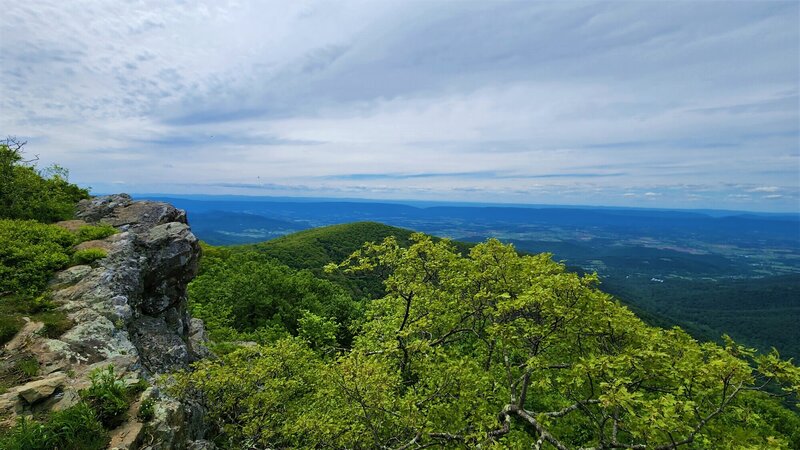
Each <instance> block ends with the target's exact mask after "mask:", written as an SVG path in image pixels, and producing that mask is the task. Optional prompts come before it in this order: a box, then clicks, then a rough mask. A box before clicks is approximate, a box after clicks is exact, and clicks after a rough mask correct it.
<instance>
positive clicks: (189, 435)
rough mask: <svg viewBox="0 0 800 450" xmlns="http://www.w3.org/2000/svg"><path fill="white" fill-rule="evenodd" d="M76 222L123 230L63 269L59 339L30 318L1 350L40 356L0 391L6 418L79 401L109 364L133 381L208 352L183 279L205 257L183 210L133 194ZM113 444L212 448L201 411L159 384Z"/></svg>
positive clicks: (82, 208)
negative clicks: (99, 254) (148, 408)
mask: <svg viewBox="0 0 800 450" xmlns="http://www.w3.org/2000/svg"><path fill="white" fill-rule="evenodd" d="M76 217H77V218H78V220H73V221H68V222H62V223H60V225H61V226H63V227H66V228H76V227H79V226H81V225H85V224H87V223H88V224H96V223H107V224H111V225H113V226H114V227H116V228H117V229H118V230H119V231H120V232H119V233H117V234H114V235H112V236H110V237H108V238H106V239H103V240H98V241H89V242H84V243H82V244H81V245H80V248H101V249H103V250H105V251H106V252H107V257H105V258H103V259H100V260H98V261H95V262H94V263H92V265H78V266H73V267H70V268H68V269H66V270H63V271H61V272H59V273H57V274H56V275H55V276H54V278H53V280H52V281H51V283H50V295H51V298H52V302H54V303H55V304H56V305H57V309H59V310H61V311H63V312H64V313H66V314H67V316H68V317H69V319H70V320H71V321H72V323H73V324H74V325H73V326H72V327H71V328H70V329H69V330H68V331H66V332H65V333H64V334H62V335H61V336H59V337H57V338H47V337H46V336H44V335H43V333H41V332H40V331H41V329H42V326H43V324H41V323H37V322H35V321H30V320H29V321H28V323H27V324H26V325H25V326H24V327H23V329H22V330H21V331H20V332H19V333H18V334H17V335H16V336H15V337H14V338H13V339H12V340H11V341H10V342H8V343H7V344H6V345H5V346H4V348H3V349H2V351H0V371H1V370H2V368H3V366H4V365H5V366H9V365H11V364H14V363H15V362H16V363H18V362H19V361H21V360H23V359H27V360H31V359H35V360H36V362H37V363H38V367H39V368H38V370H37V374H36V376H34V377H32V378H30V379H26V380H24V383H22V384H20V385H17V386H13V387H11V388H9V389H8V390H7V391H6V392H5V393H3V394H2V395H0V420H4V421H13V420H15V418H16V417H17V416H19V415H29V414H37V413H41V412H46V411H51V410H59V409H63V408H67V407H69V406H71V405H73V404H75V403H76V402H77V401H78V400H79V396H78V392H79V391H80V390H81V389H84V388H86V387H87V386H89V384H90V381H89V374H90V373H91V372H92V371H93V370H95V369H97V368H102V367H106V366H109V365H113V366H114V370H115V372H116V373H117V374H119V376H120V377H121V378H122V379H123V380H124V381H125V382H126V383H129V384H135V383H137V382H139V380H142V379H143V380H146V381H148V383H149V384H150V385H151V386H152V385H153V383H154V381H155V379H156V377H157V376H158V375H160V374H165V373H168V372H172V371H175V370H179V369H185V368H187V367H188V365H189V364H190V363H191V362H193V361H195V360H197V359H199V358H202V357H206V356H208V355H209V353H208V350H207V349H206V348H205V346H204V342H205V334H204V331H203V324H202V322H200V321H199V320H196V319H195V320H193V319H191V318H190V317H189V314H188V312H187V309H186V284H187V283H188V282H189V281H190V280H191V279H192V278H193V277H194V276H195V274H196V273H197V268H198V259H199V256H200V246H199V243H198V240H197V239H196V238H195V236H194V235H193V234H192V232H191V230H190V228H189V226H188V224H187V221H186V214H185V213H184V212H183V211H182V210H178V209H176V208H174V207H173V206H171V205H169V204H166V203H160V202H149V201H133V200H131V198H130V197H129V196H127V195H124V194H121V195H112V196H106V197H97V198H93V199H90V200H84V201H82V202H81V203H80V204H79V205H78V212H77V214H76ZM147 398H151V399H153V401H155V417H154V418H153V419H152V420H150V421H149V422H147V423H142V422H140V421H139V420H138V419H137V418H136V417H137V414H136V412H137V410H138V407H139V405H140V403H141V402H142V401H143V400H145V399H147ZM111 435H112V441H111V446H110V448H116V449H153V450H155V449H173V448H194V449H199V448H211V446H210V444H208V443H207V442H205V441H203V440H202V437H203V422H202V411H201V410H200V409H199V408H198V407H196V406H193V405H187V404H181V403H180V402H178V401H177V400H175V399H173V398H170V397H169V396H168V395H167V394H165V393H164V392H162V391H161V390H160V389H159V388H158V387H150V388H148V389H146V390H145V391H144V392H143V393H142V394H141V397H140V398H139V399H138V401H136V402H135V403H134V404H133V406H132V407H131V411H130V412H129V414H128V420H127V422H125V423H123V424H122V425H121V426H120V427H119V428H117V429H115V430H113V431H112V432H111Z"/></svg>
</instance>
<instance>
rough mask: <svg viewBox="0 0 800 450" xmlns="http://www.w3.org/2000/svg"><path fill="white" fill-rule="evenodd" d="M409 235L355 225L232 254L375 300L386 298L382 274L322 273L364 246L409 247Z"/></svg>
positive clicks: (302, 234) (302, 233) (316, 230)
mask: <svg viewBox="0 0 800 450" xmlns="http://www.w3.org/2000/svg"><path fill="white" fill-rule="evenodd" d="M412 234H414V232H413V231H411V230H406V229H404V228H397V227H392V226H389V225H384V224H382V223H377V222H355V223H346V224H340V225H331V226H327V227H320V228H313V229H311V230H305V231H300V232H298V233H293V234H290V235H288V236H283V237H280V238H277V239H272V240H269V241H266V242H262V243H259V244H254V245H243V246H241V247H234V248H233V251H249V250H251V249H255V250H257V251H258V252H260V253H263V254H264V255H266V256H269V257H271V258H274V259H276V260H278V261H280V262H281V263H283V264H285V265H287V266H289V267H291V268H293V269H308V270H310V271H311V272H312V273H313V274H314V275H316V276H318V277H322V278H326V279H329V280H331V281H334V282H336V283H338V284H340V285H342V286H344V287H346V288H347V289H348V290H350V292H351V293H352V295H353V297H355V298H360V297H368V298H378V297H382V296H383V295H384V294H385V292H384V289H383V279H384V277H385V274H384V273H383V272H380V271H378V272H363V273H360V274H358V275H357V276H350V277H344V276H342V275H341V274H339V273H325V272H324V267H325V265H326V264H328V263H330V262H339V261H342V260H344V259H345V258H347V257H348V256H350V254H351V253H353V252H354V251H356V250H358V249H359V248H361V246H362V245H364V243H365V242H381V241H383V240H384V239H386V238H387V237H390V236H393V237H394V238H395V239H396V240H397V242H398V243H400V245H401V246H408V245H409V244H410V243H411V235H412ZM455 245H456V246H457V247H458V249H459V251H461V252H462V253H466V252H468V251H469V245H468V244H463V243H457V244H455ZM240 249H241V250H240Z"/></svg>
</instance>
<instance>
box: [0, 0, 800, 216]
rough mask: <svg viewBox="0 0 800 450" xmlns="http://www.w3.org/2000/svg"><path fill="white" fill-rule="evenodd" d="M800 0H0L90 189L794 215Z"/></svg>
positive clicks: (3, 31) (26, 126)
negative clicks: (620, 0)
mask: <svg viewBox="0 0 800 450" xmlns="http://www.w3.org/2000/svg"><path fill="white" fill-rule="evenodd" d="M799 5H800V3H799V2H797V1H790V2H771V1H758V2H741V1H738V2H734V3H723V2H677V1H671V2H628V3H609V2H602V3H600V2H597V3H581V2H573V1H569V2H557V3H556V2H552V3H549V2H531V1H525V2H488V1H486V2H466V1H464V2H460V1H446V2H445V1H427V2H416V1H393V2H380V1H366V2H343V3H340V2H331V1H324V2H322V1H320V2H304V1H280V2H266V1H253V2H248V1H233V2H225V1H222V0H213V1H198V0H192V1H173V2H170V1H164V0H159V1H138V2H121V1H70V2H64V1H63V0H58V1H53V2H47V1H39V0H27V1H20V0H0V7H1V9H2V11H3V13H2V15H0V134H3V135H15V136H17V137H19V138H22V139H26V140H27V141H28V146H27V150H28V152H29V153H30V154H39V155H40V157H41V160H42V161H43V162H44V163H45V164H47V163H51V162H58V163H59V164H61V165H64V166H67V167H68V168H69V169H70V170H71V179H72V181H75V182H78V183H79V184H82V185H88V186H92V188H93V190H94V191H95V192H120V191H124V192H133V193H145V192H162V193H206V194H208V193H235V194H246V195H293V196H340V197H368V198H387V199H388V198H402V199H429V200H430V199H440V200H469V201H491V202H516V203H557V204H589V205H626V206H648V207H681V208H709V207H713V208H723V209H744V210H763V211H792V212H797V211H800V101H799V100H798V98H799V97H798V91H800V81H798V80H799V79H800V60H799V58H800V56H799V55H800V44H799V42H800V34H799V32H798V30H799V29H800V26H799V25H798V24H800V7H799Z"/></svg>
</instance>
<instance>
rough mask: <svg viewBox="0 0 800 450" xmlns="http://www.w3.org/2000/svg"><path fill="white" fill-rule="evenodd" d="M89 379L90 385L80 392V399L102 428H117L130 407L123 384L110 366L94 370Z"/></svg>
mask: <svg viewBox="0 0 800 450" xmlns="http://www.w3.org/2000/svg"><path fill="white" fill-rule="evenodd" d="M90 377H91V380H92V385H91V386H89V387H88V388H87V389H86V390H84V391H82V392H81V398H83V399H84V400H85V401H86V402H87V403H88V404H89V405H90V406H91V407H92V409H94V411H95V413H96V414H97V418H98V419H99V420H100V422H101V423H102V424H103V426H105V427H106V428H109V429H111V428H114V427H116V426H118V425H119V424H121V423H122V422H123V420H124V419H125V413H126V412H127V411H128V407H130V400H129V399H128V391H127V389H126V388H125V383H123V382H122V381H121V380H118V379H117V377H116V375H115V374H114V367H112V366H108V367H107V368H106V369H99V370H96V371H94V372H93V373H92V374H91V375H90Z"/></svg>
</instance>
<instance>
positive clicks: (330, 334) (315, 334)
mask: <svg viewBox="0 0 800 450" xmlns="http://www.w3.org/2000/svg"><path fill="white" fill-rule="evenodd" d="M297 322H298V327H297V328H298V330H297V334H298V336H299V337H300V338H301V339H303V340H304V341H306V342H307V343H308V345H310V346H311V348H314V349H326V348H330V347H332V346H333V345H335V344H336V334H337V331H338V329H339V325H338V324H337V323H336V322H335V321H334V320H332V319H326V318H324V317H320V316H318V315H316V314H314V313H312V312H308V311H303V315H302V317H300V319H299V320H298V321H297Z"/></svg>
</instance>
